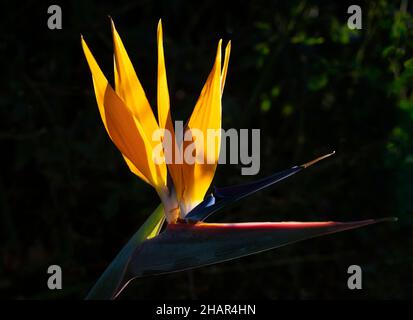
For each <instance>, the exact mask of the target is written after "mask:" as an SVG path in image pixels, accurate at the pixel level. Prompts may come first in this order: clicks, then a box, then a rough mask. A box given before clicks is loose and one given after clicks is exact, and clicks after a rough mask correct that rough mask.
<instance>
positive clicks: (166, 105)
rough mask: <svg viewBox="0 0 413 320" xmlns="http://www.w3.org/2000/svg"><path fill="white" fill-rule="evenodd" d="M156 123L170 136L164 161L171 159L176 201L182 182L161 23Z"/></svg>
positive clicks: (159, 29)
mask: <svg viewBox="0 0 413 320" xmlns="http://www.w3.org/2000/svg"><path fill="white" fill-rule="evenodd" d="M157 40H158V95H157V100H158V122H159V127H160V128H161V129H165V130H168V131H169V133H170V134H171V141H170V142H172V145H169V146H167V147H166V148H165V150H164V152H165V157H166V159H171V160H172V163H168V169H169V172H170V174H171V177H172V180H173V183H174V186H175V191H176V195H177V196H178V200H179V199H180V198H181V196H182V190H183V188H182V187H183V185H182V183H183V181H182V165H181V164H179V163H178V164H176V163H175V152H176V150H175V131H174V127H173V124H172V117H171V111H170V102H169V91H168V81H167V77H166V68H165V57H164V49H163V32H162V21H161V20H159V23H158V39H157Z"/></svg>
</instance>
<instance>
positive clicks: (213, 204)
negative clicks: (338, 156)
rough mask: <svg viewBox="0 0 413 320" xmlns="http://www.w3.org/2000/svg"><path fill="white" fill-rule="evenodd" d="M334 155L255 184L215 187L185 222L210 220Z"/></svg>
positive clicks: (276, 174)
mask: <svg viewBox="0 0 413 320" xmlns="http://www.w3.org/2000/svg"><path fill="white" fill-rule="evenodd" d="M332 154H334V152H332V153H329V154H327V155H325V156H322V157H319V158H317V159H315V160H312V161H310V162H307V163H305V164H303V165H300V166H294V167H292V168H290V169H287V170H284V171H281V172H277V173H274V174H272V175H271V176H269V177H266V178H263V179H260V180H257V181H254V182H249V183H245V184H241V185H237V186H232V187H223V188H216V187H214V192H213V193H212V194H210V195H208V196H207V197H206V198H205V200H204V201H202V202H201V203H200V204H199V205H197V206H196V207H195V208H194V209H193V210H191V211H190V212H189V213H188V214H187V215H186V217H185V220H186V221H188V222H189V221H204V220H205V219H206V218H208V217H209V216H210V215H211V214H213V213H214V212H216V211H218V210H219V209H221V208H223V207H225V206H227V205H229V204H231V203H233V202H236V201H238V200H240V199H242V198H244V197H246V196H249V195H251V194H253V193H255V192H257V191H259V190H262V189H265V188H267V187H269V186H271V185H273V184H275V183H278V182H280V181H282V180H284V179H286V178H288V177H290V176H292V175H294V174H296V173H297V172H299V171H301V170H303V169H305V168H307V167H309V166H310V165H312V164H314V163H316V162H318V161H320V160H322V159H324V158H326V157H328V156H330V155H332Z"/></svg>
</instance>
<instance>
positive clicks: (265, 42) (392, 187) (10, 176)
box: [0, 0, 413, 299]
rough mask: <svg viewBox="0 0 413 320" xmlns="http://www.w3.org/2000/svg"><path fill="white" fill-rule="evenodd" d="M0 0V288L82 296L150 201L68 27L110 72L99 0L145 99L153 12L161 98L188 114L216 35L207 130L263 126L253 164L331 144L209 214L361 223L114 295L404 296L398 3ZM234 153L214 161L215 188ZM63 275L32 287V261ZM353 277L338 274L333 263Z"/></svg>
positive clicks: (37, 295)
mask: <svg viewBox="0 0 413 320" xmlns="http://www.w3.org/2000/svg"><path fill="white" fill-rule="evenodd" d="M51 4H59V3H58V2H57V3H55V2H53V3H42V4H40V3H39V2H38V1H26V2H24V3H21V2H18V3H17V4H12V2H9V4H2V12H3V15H2V19H1V20H0V25H1V30H2V32H1V33H0V50H1V61H2V63H1V65H2V68H1V79H2V85H1V87H0V144H1V160H2V161H1V163H2V168H1V176H0V212H1V216H0V227H1V230H0V237H1V242H0V257H1V261H0V296H1V297H3V298H12V299H16V298H17V299H60V298H73V299H82V298H84V296H85V295H86V293H87V292H88V290H89V289H90V288H91V287H92V285H93V284H94V282H95V281H96V280H97V279H98V277H99V276H100V274H101V273H102V272H103V270H104V269H105V267H106V266H107V265H108V263H109V262H110V261H111V260H112V259H113V258H114V256H115V255H116V253H117V252H118V251H119V250H120V248H121V247H122V246H123V244H124V243H125V242H126V241H127V240H128V239H129V237H130V236H131V235H132V234H133V232H134V231H135V230H137V228H138V227H139V225H140V224H141V223H142V222H143V221H144V220H145V219H146V217H147V216H148V215H149V214H150V213H151V212H152V210H153V209H154V208H155V207H156V206H157V205H158V203H159V200H158V198H157V196H156V194H155V192H154V190H153V189H152V188H151V187H149V186H148V185H146V184H145V183H143V182H141V181H140V180H138V179H137V178H136V177H135V176H134V175H133V174H131V173H130V172H129V170H128V169H127V166H126V165H125V163H124V161H123V159H122V157H121V155H120V153H119V152H118V151H117V149H116V148H115V147H114V145H113V144H112V143H111V142H110V140H109V138H108V136H107V134H106V132H105V130H104V127H103V125H102V123H101V120H100V117H99V114H98V111H97V106H96V101H95V98H94V93H93V89H92V81H91V77H90V72H89V69H88V66H87V64H86V61H85V59H84V56H83V53H82V50H81V47H80V33H82V34H83V36H84V37H85V39H86V41H87V43H88V44H89V46H90V47H91V50H92V52H93V53H94V55H95V57H96V58H97V60H98V62H99V63H100V65H101V67H102V69H103V70H104V71H105V73H106V75H107V76H108V78H109V79H112V78H113V77H112V76H113V71H112V70H113V66H112V61H113V60H112V40H111V32H110V23H109V19H108V18H107V15H111V16H112V17H113V19H114V21H115V23H116V25H117V29H118V31H119V33H120V35H121V37H122V38H123V41H124V43H125V46H126V48H127V50H128V53H129V55H130V57H131V59H132V61H133V62H134V65H135V68H136V70H137V73H138V75H139V78H140V80H141V82H142V84H143V86H144V88H145V90H146V93H147V96H148V98H149V99H150V102H151V104H152V106H155V105H156V104H155V99H156V26H157V22H158V19H159V18H162V19H163V27H164V37H165V55H166V63H167V72H168V81H169V89H170V93H171V107H172V113H173V116H174V118H175V119H176V120H184V121H185V120H186V119H187V117H188V116H189V115H190V113H191V111H192V108H193V106H194V104H195V102H196V99H197V97H198V94H199V93H200V90H201V88H202V86H203V83H204V81H205V79H206V77H207V75H208V73H209V71H210V68H211V66H212V63H213V59H214V56H215V50H216V45H217V41H218V40H219V39H220V38H223V39H224V41H227V40H230V39H231V40H232V54H231V60H230V65H229V71H228V77H227V82H226V88H225V93H224V97H223V127H224V129H228V128H260V129H261V171H260V173H259V177H261V176H265V175H268V174H270V173H273V172H275V171H278V170H280V169H284V168H288V167H290V166H292V165H295V164H300V163H303V162H305V161H308V160H310V159H312V158H313V157H315V156H318V155H321V154H323V153H326V152H329V151H331V150H336V151H337V154H336V155H335V156H334V157H333V158H330V159H329V160H326V161H324V162H322V163H321V164H319V165H317V166H316V167H313V168H311V169H309V170H307V171H305V172H304V173H301V174H299V175H296V176H294V177H293V178H290V179H289V180H288V181H286V182H283V183H281V184H279V185H277V186H276V187H273V188H270V189H269V190H267V191H264V192H260V193H258V194H256V195H254V196H253V197H250V198H248V199H245V200H243V201H241V202H239V203H238V204H237V205H236V206H233V207H232V208H229V209H227V210H223V211H222V212H220V213H219V214H216V215H215V216H213V217H212V218H210V219H209V221H216V222H220V221H221V222H222V221H234V222H235V221H271V220H272V221H279V220H281V221H282V220H302V221H312V220H313V221H314V220H315V221H317V220H318V221H320V220H338V221H350V220H359V219H360V220H361V219H365V218H379V217H385V216H397V217H399V221H398V222H397V223H387V224H381V225H375V226H371V227H367V228H362V229H359V230H354V231H349V232H345V233H340V234H336V235H331V236H326V237H322V238H319V239H313V240H308V241H305V242H302V243H298V244H294V245H291V246H287V247H283V248H280V249H278V250H273V251H269V252H266V253H262V254H259V255H253V256H250V257H247V258H242V259H239V260H235V261H231V262H227V263H224V264H219V265H214V266H210V267H204V268H200V269H196V270H193V271H189V272H181V273H177V274H171V275H165V276H158V277H152V278H144V279H139V280H136V281H135V282H133V283H132V284H131V285H130V286H129V287H128V288H127V289H126V290H125V291H124V293H123V294H122V296H121V298H136V299H157V298H170V299H175V298H176V299H182V298H230V299H242V298H257V299H260V298H267V299H335V298H355V299H393V298H395V299H399V298H412V297H413V281H412V280H413V278H412V266H413V250H412V245H413V240H412V236H411V234H412V224H413V218H412V213H413V188H412V185H413V179H412V178H413V125H412V124H413V95H412V88H413V51H412V47H413V3H412V2H411V1H401V2H400V1H369V2H368V3H365V2H359V1H355V2H354V3H351V4H359V5H361V7H362V10H363V29H362V30H354V31H352V30H349V29H348V28H347V19H348V17H349V15H348V14H347V8H348V4H346V3H344V2H341V1H340V2H337V3H332V2H316V1H305V0H299V1H283V2H281V1H250V2H242V1H239V2H236V3H235V2H234V3H233V2H224V1H179V0H178V1H158V2H152V1H117V2H116V4H111V3H107V2H102V1H78V2H73V3H72V4H66V3H61V4H60V5H61V7H62V12H63V29H62V30H49V29H48V28H47V19H48V14H47V8H48V6H49V5H51ZM254 178H256V177H247V176H241V173H240V166H235V165H222V166H220V167H219V168H218V170H217V173H216V178H215V180H214V184H216V185H231V184H235V183H239V182H246V181H250V180H252V179H254ZM51 264H58V265H60V266H61V267H62V269H63V290H60V291H50V290H48V289H47V285H46V281H47V277H48V275H47V273H46V270H47V267H48V266H49V265H51ZM352 264H358V265H360V266H361V267H362V269H363V272H364V273H363V290H359V291H350V290H348V289H347V277H348V275H347V268H348V266H349V265H352Z"/></svg>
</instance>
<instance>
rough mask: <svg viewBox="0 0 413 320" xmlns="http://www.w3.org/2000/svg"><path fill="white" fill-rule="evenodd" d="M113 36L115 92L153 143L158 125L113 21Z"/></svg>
mask: <svg viewBox="0 0 413 320" xmlns="http://www.w3.org/2000/svg"><path fill="white" fill-rule="evenodd" d="M112 34H113V46H114V53H115V55H114V62H115V63H114V68H115V90H116V93H117V94H118V96H119V97H120V98H121V99H122V100H123V101H124V103H125V105H126V106H127V107H128V108H129V109H130V110H131V112H132V114H133V115H134V116H135V117H136V118H137V119H138V121H139V123H140V124H141V125H142V128H143V130H144V132H145V134H146V136H147V139H148V140H149V141H150V142H151V143H153V142H152V134H153V132H154V131H155V130H157V129H158V128H159V127H158V124H157V122H156V119H155V116H154V115H153V111H152V108H151V106H150V104H149V102H148V99H147V98H146V95H145V91H144V90H143V88H142V85H141V83H140V82H139V79H138V77H137V75H136V72H135V69H134V68H133V65H132V63H131V61H130V59H129V56H128V54H127V52H126V50H125V47H124V45H123V43H122V40H121V38H120V37H119V34H118V32H117V31H116V29H115V24H114V23H113V21H112Z"/></svg>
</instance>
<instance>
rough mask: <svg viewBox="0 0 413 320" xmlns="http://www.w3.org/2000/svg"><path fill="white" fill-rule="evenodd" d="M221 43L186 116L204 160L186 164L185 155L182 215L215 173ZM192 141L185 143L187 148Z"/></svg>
mask: <svg viewBox="0 0 413 320" xmlns="http://www.w3.org/2000/svg"><path fill="white" fill-rule="evenodd" d="M221 43H222V40H220V41H219V44H218V50H217V54H216V58H215V63H214V66H213V68H212V71H211V73H210V74H209V77H208V79H207V81H206V83H205V85H204V87H203V89H202V91H201V95H200V96H199V98H198V101H197V103H196V105H195V109H194V111H193V113H192V115H191V117H190V119H189V122H188V127H187V130H191V132H192V131H193V130H200V132H201V133H202V134H203V141H202V142H203V143H199V142H201V141H199V142H198V141H196V156H197V157H200V158H201V159H203V163H199V158H198V160H197V161H198V163H197V162H195V163H194V164H192V165H191V164H188V163H187V162H186V161H185V160H186V159H184V165H183V176H184V180H185V190H184V193H183V201H182V202H181V216H184V215H185V214H186V213H187V212H188V211H190V210H191V209H192V208H194V207H195V206H196V205H197V204H198V203H200V202H201V201H202V200H203V198H204V196H205V193H206V191H207V190H208V188H209V186H210V184H211V181H212V179H213V177H214V174H215V169H216V166H217V162H218V158H219V149H220V144H221V135H220V129H221V92H222V90H221ZM208 130H210V131H211V130H212V131H215V133H216V134H217V136H216V139H214V140H213V142H212V143H211V144H209V143H208ZM189 143H191V142H186V143H184V147H185V148H187V146H188V144H189Z"/></svg>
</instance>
